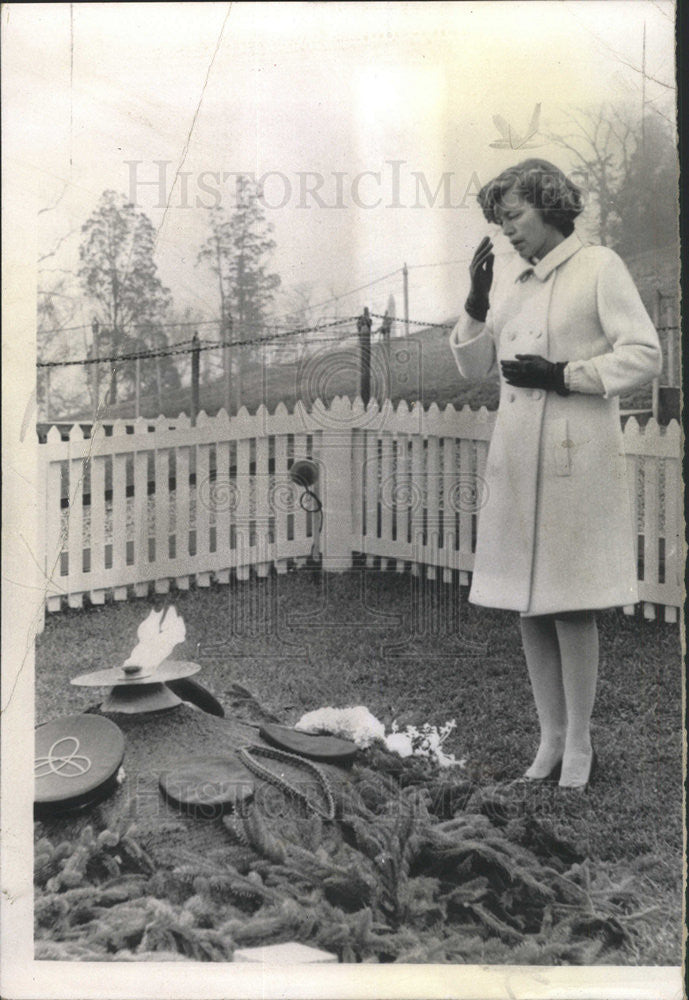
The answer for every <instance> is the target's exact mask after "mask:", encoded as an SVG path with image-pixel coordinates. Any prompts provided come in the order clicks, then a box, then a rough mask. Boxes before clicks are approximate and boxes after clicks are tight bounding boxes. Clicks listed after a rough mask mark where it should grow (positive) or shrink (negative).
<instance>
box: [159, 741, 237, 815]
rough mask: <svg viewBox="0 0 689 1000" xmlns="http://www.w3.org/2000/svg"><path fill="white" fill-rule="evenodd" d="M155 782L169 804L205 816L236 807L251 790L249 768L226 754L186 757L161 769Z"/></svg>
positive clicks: (218, 813) (235, 808) (219, 813)
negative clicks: (167, 767)
mask: <svg viewBox="0 0 689 1000" xmlns="http://www.w3.org/2000/svg"><path fill="white" fill-rule="evenodd" d="M158 783H159V786H160V791H161V792H162V794H163V796H164V797H165V799H166V800H167V802H168V804H169V805H172V806H177V807H179V808H182V809H183V810H185V811H187V812H193V813H195V814H196V815H198V816H202V817H204V818H208V819H213V818H215V817H216V816H220V815H221V814H222V813H224V812H227V811H228V810H237V809H239V808H240V807H241V805H242V804H243V803H248V802H249V801H250V800H251V798H252V797H253V794H254V780H253V776H252V774H251V771H249V770H248V768H246V767H244V765H243V764H242V762H241V761H240V760H239V758H237V757H235V756H234V755H229V754H228V755H225V756H223V757H189V758H188V759H187V760H186V761H184V762H183V763H180V764H179V765H178V766H176V767H174V768H171V769H170V770H168V771H164V772H163V773H162V774H161V775H160V778H159V782H158Z"/></svg>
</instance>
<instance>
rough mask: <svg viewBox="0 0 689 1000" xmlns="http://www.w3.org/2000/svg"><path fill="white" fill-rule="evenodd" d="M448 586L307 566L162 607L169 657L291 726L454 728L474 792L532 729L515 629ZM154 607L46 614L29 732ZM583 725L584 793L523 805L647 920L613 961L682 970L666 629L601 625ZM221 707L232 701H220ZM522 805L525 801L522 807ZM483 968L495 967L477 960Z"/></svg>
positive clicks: (671, 653) (512, 761)
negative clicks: (450, 724) (343, 710)
mask: <svg viewBox="0 0 689 1000" xmlns="http://www.w3.org/2000/svg"><path fill="white" fill-rule="evenodd" d="M466 598H467V591H466V589H465V588H459V586H458V585H455V584H442V583H435V582H431V581H422V580H421V579H420V578H415V577H412V576H411V575H409V574H396V573H394V572H388V571H381V570H379V569H363V568H362V569H354V570H352V571H351V572H349V573H346V574H342V575H328V576H323V575H322V574H321V573H320V572H314V571H310V570H308V569H301V570H299V571H295V572H290V573H289V574H287V575H285V576H277V575H272V576H270V577H268V578H267V579H264V580H259V579H255V578H252V579H251V580H250V581H247V582H244V583H241V582H233V583H231V584H229V585H227V586H220V585H213V586H212V587H210V588H208V589H198V590H192V591H189V592H184V593H181V592H180V593H173V594H172V595H171V600H172V601H173V603H174V604H175V607H176V608H177V611H178V612H179V613H180V614H181V615H182V616H183V618H184V620H185V623H186V626H187V640H186V642H185V644H184V645H183V646H179V647H177V649H176V651H175V654H174V655H175V657H176V658H179V659H192V660H196V661H197V662H199V663H200V664H201V665H202V667H203V670H202V673H201V674H200V675H199V680H200V681H201V682H202V683H203V684H205V685H206V686H207V687H209V688H210V689H211V690H212V691H213V692H214V693H215V695H216V697H217V698H218V699H219V700H220V701H221V703H222V702H223V699H224V697H225V696H228V694H229V691H230V688H231V687H232V685H233V684H237V683H239V684H241V685H243V686H244V687H245V688H248V689H249V690H250V691H251V692H252V693H253V695H254V696H255V697H256V698H257V699H258V701H259V702H261V703H262V704H263V705H264V706H265V707H266V708H267V709H269V710H271V711H272V712H273V713H274V714H275V715H276V716H277V717H279V718H280V719H281V720H282V721H284V722H285V723H288V724H289V723H294V722H296V720H297V719H298V718H299V717H300V716H301V715H302V713H304V712H306V711H309V710H311V709H316V708H320V707H322V706H326V705H332V706H337V707H341V706H347V705H366V706H367V707H368V708H369V709H370V710H371V712H373V714H374V715H376V716H377V717H378V718H379V719H381V721H383V722H384V723H385V724H386V727H387V728H388V729H389V727H390V725H391V723H392V721H393V720H394V719H396V720H397V721H398V722H399V723H400V724H401V725H406V724H412V723H413V724H415V725H418V724H423V723H426V722H427V723H431V724H433V725H442V724H443V723H445V722H446V721H447V720H448V719H451V718H454V719H456V720H457V727H456V729H455V730H454V731H453V732H452V734H451V735H450V737H449V739H448V741H447V744H446V746H445V749H446V750H447V751H448V752H451V753H454V754H455V756H456V757H458V758H466V768H465V773H466V775H467V776H468V777H469V778H471V779H473V780H474V781H475V783H476V786H475V787H476V790H477V794H478V796H479V797H480V795H481V794H482V790H484V789H491V788H493V787H494V786H495V784H496V782H499V781H501V780H503V779H509V778H514V777H516V776H518V775H520V774H521V773H522V772H523V770H524V769H525V767H526V766H527V765H528V763H529V761H530V759H531V756H532V754H533V752H534V750H535V746H536V743H537V723H536V718H535V711H534V708H533V703H532V698H531V693H530V689H529V686H528V680H527V676H526V669H525V665H524V662H523V657H522V653H521V644H520V637H519V623H518V616H517V615H516V614H511V613H505V612H498V611H493V610H487V609H483V608H477V607H474V606H472V605H470V604H468V602H467V599H466ZM162 601H163V598H162V597H158V598H153V597H151V598H148V599H139V600H135V599H132V600H129V601H127V602H123V603H116V604H108V605H105V606H103V607H92V608H88V609H86V610H82V611H69V610H67V611H63V612H61V613H59V614H55V615H48V617H47V622H46V628H45V631H44V633H43V634H42V635H41V636H40V637H39V639H38V641H37V658H36V722H37V723H39V722H43V721H46V720H48V719H50V718H54V717H56V716H58V715H61V714H67V713H69V712H74V711H80V710H84V709H85V708H87V707H88V706H89V705H91V704H93V702H94V700H95V699H94V694H95V692H93V691H91V690H90V689H83V688H75V687H72V686H70V684H69V679H70V678H71V677H73V676H76V675H77V674H79V673H82V672H85V671H87V670H97V669H101V668H105V667H110V666H114V665H117V664H121V663H122V662H123V660H124V659H125V658H126V656H127V655H128V653H129V652H130V650H131V648H132V647H133V645H134V644H135V634H136V629H137V626H138V624H139V623H140V621H141V620H142V619H143V618H144V617H145V615H146V614H147V613H148V611H149V606H155V607H160V606H161V605H162ZM599 626H600V636H601V670H600V681H599V689H598V699H597V703H596V708H595V713H594V741H595V744H596V748H597V751H598V755H599V758H600V768H599V772H598V775H597V777H596V780H595V782H593V783H592V785H591V787H590V789H589V791H588V793H587V794H585V795H576V794H575V795H572V794H570V795H563V794H562V793H558V792H557V791H556V790H555V791H551V792H549V793H548V794H544V793H543V792H541V793H538V794H535V793H532V792H531V790H527V792H528V795H529V798H528V801H526V802H525V803H523V808H524V809H525V810H526V813H527V814H528V815H531V816H533V817H535V818H537V819H538V821H539V824H540V826H539V828H540V829H541V830H548V831H550V832H551V833H552V836H553V837H555V838H557V840H558V841H559V842H560V843H562V842H565V843H566V844H568V845H571V847H572V849H573V850H574V851H575V852H576V853H578V854H579V855H583V856H585V857H588V858H590V859H591V862H592V863H593V864H594V865H595V864H596V863H598V862H610V863H616V864H621V865H622V866H623V867H624V868H625V870H627V871H628V873H629V875H630V876H631V877H632V878H633V880H634V887H635V891H637V892H638V893H639V895H640V896H641V897H642V898H643V900H644V909H646V910H647V911H648V912H647V913H646V914H645V915H644V917H643V919H642V920H641V921H640V922H639V927H638V928H637V931H638V933H636V935H635V937H634V946H633V947H632V948H631V949H630V948H629V947H628V948H627V949H626V950H625V951H624V952H620V953H619V955H617V957H614V958H613V959H611V958H610V953H609V952H608V953H606V955H607V957H606V960H605V961H606V963H607V964H622V963H631V964H648V965H653V964H660V965H677V964H679V963H680V961H681V951H680V948H681V944H680V941H681V936H680V926H681V916H680V914H681V896H680V892H681V870H682V850H683V843H682V737H681V734H682V715H681V651H680V643H679V630H678V627H677V626H672V625H666V624H657V623H655V622H650V621H646V620H644V619H642V618H640V617H636V618H630V617H626V616H625V615H623V614H622V612H621V611H609V612H605V613H602V614H601V615H600V618H599ZM225 703H227V702H225ZM522 794H524V793H522ZM487 960H489V958H487Z"/></svg>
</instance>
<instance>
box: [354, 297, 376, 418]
mask: <svg viewBox="0 0 689 1000" xmlns="http://www.w3.org/2000/svg"><path fill="white" fill-rule="evenodd" d="M371 324H372V320H371V316H370V314H369V311H368V306H364V311H363V313H362V314H361V316H359V318H358V320H357V321H356V329H357V333H358V334H359V350H360V354H361V381H360V391H361V400H362V402H363V404H364V406H368V403H369V400H370V398H371Z"/></svg>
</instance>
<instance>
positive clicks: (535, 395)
mask: <svg viewBox="0 0 689 1000" xmlns="http://www.w3.org/2000/svg"><path fill="white" fill-rule="evenodd" d="M529 395H530V396H531V398H532V399H540V398H541V396H542V395H543V393H542V392H541V390H540V389H532V390H531V392H530V393H529Z"/></svg>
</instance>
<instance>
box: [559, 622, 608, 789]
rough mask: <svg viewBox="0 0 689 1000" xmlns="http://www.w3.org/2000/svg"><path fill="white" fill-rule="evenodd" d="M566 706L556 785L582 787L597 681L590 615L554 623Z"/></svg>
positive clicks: (595, 628)
mask: <svg viewBox="0 0 689 1000" xmlns="http://www.w3.org/2000/svg"><path fill="white" fill-rule="evenodd" d="M555 628H556V630H557V638H558V642H559V646H560V660H561V663H562V683H563V686H564V690H565V699H566V703H567V739H566V742H565V754H564V758H563V761H562V775H561V778H560V784H561V785H566V786H571V787H576V786H579V785H585V784H586V782H587V780H588V776H589V770H590V767H591V754H592V749H591V731H590V722H591V713H592V712H593V703H594V701H595V697H596V681H597V679H598V626H597V625H596V617H595V614H594V613H593V612H592V611H582V612H576V613H575V612H572V613H569V614H566V615H558V616H557V618H556V620H555Z"/></svg>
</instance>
